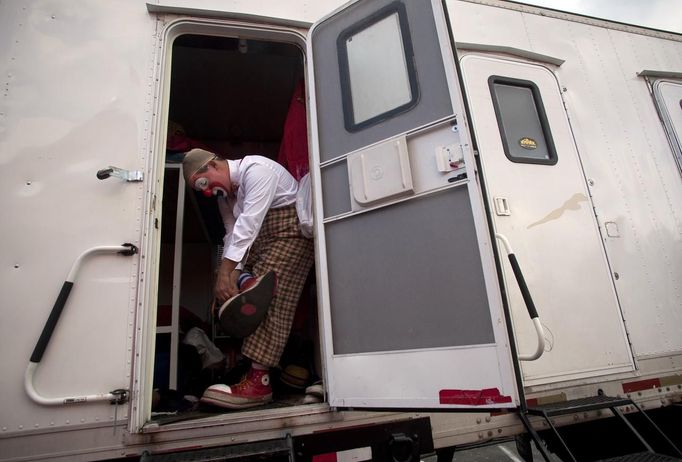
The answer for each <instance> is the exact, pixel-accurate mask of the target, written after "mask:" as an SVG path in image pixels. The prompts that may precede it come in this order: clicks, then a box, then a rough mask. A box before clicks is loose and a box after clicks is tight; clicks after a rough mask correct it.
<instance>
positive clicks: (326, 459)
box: [313, 452, 336, 462]
mask: <svg viewBox="0 0 682 462" xmlns="http://www.w3.org/2000/svg"><path fill="white" fill-rule="evenodd" d="M313 462H336V453H335V452H328V453H327V454H319V455H317V456H313Z"/></svg>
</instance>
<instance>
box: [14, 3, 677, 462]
mask: <svg viewBox="0 0 682 462" xmlns="http://www.w3.org/2000/svg"><path fill="white" fill-rule="evenodd" d="M342 3H343V2H341V1H337V0H326V1H317V2H305V1H300V2H299V1H297V2H294V1H291V2H278V1H270V0H268V1H260V2H250V1H245V0H233V1H218V0H200V1H197V0H193V1H190V0H150V1H149V2H147V3H145V2H142V1H139V0H118V1H113V0H111V1H104V0H102V1H97V2H73V1H66V0H51V1H40V0H31V1H18V0H0V162H1V163H2V165H3V168H2V169H1V170H0V177H1V179H2V180H1V181H0V188H1V189H0V191H1V192H2V194H0V197H1V198H2V199H1V200H2V210H3V212H4V218H3V220H2V225H1V226H2V237H3V239H2V244H0V245H1V246H2V251H1V252H0V259H1V261H2V267H3V268H5V269H6V271H4V270H3V271H4V272H3V277H2V278H0V288H1V293H2V294H3V308H2V310H1V314H0V316H1V319H2V321H1V322H0V351H2V364H3V374H2V376H1V377H0V397H1V398H0V409H1V411H0V460H2V461H26V460H102V459H113V458H125V457H131V458H140V457H142V458H143V459H146V460H153V458H154V457H155V455H158V454H169V453H170V454H172V455H173V456H174V457H175V458H176V460H183V459H182V457H190V456H191V457H195V459H193V460H209V459H208V457H209V455H211V454H212V455H211V457H213V456H216V454H219V455H220V457H223V458H229V457H231V456H237V455H239V456H247V455H253V454H266V453H267V454H285V455H287V456H288V457H290V458H292V459H293V458H297V460H312V459H314V458H315V457H319V456H320V455H322V454H325V453H332V452H337V451H346V450H354V451H356V452H354V453H347V452H346V453H343V454H346V457H355V459H354V460H363V458H364V459H369V458H374V459H381V458H383V457H384V456H386V454H389V453H390V451H398V450H401V449H404V448H405V447H408V448H409V451H413V452H414V454H415V455H417V454H422V455H425V454H433V453H434V451H436V450H437V451H439V453H440V454H441V455H444V454H447V451H446V450H445V449H446V448H451V447H457V446H465V445H470V444H476V443H482V442H486V441H491V440H495V439H500V438H508V437H512V436H515V435H519V434H524V433H525V432H526V431H530V433H531V434H532V436H533V437H536V434H535V430H545V429H549V428H550V427H554V426H561V427H563V426H566V425H568V424H581V423H587V422H592V421H595V420H597V419H599V418H601V417H605V416H606V415H607V414H602V412H601V409H603V408H613V409H616V410H617V411H618V410H620V411H623V412H625V413H629V412H633V411H635V410H638V409H640V410H641V409H643V410H651V409H657V408H664V407H665V408H674V407H677V409H679V404H680V402H682V36H680V35H679V34H674V33H669V32H664V31H658V30H652V29H646V28H642V27H635V26H631V25H626V24H620V23H614V22H608V21H604V20H600V19H595V18H591V17H585V16H579V15H574V14H568V13H564V12H560V11H555V10H549V9H544V8H538V7H533V6H528V5H524V4H521V3H515V2H507V1H502V0H445V1H443V2H441V1H437V0H420V1H412V0H411V1H406V0H395V1H393V0H364V1H359V2H351V3H349V4H346V5H343V6H341V4H342ZM335 9H336V10H335ZM333 10H335V11H333ZM332 11H333V12H332ZM301 78H305V82H306V98H305V103H306V104H307V111H308V113H307V114H308V115H307V123H308V136H309V147H310V159H309V160H310V172H311V178H312V184H313V198H314V215H315V238H314V239H315V248H316V265H315V267H316V271H315V284H314V287H315V288H316V290H315V292H314V294H315V295H313V296H311V297H310V302H311V303H312V304H317V305H318V316H317V319H318V320H319V323H318V328H317V331H316V337H319V342H318V345H317V351H316V353H317V356H318V361H317V364H318V372H319V374H320V376H321V377H323V379H324V385H325V400H324V402H322V403H318V404H305V405H304V404H300V403H296V402H294V401H292V402H291V403H290V404H291V405H288V406H276V407H270V408H267V409H256V410H250V411H243V412H229V413H228V412H225V413H213V414H212V415H206V414H203V415H201V416H197V418H193V419H187V420H183V419H176V420H175V421H169V420H164V419H161V418H159V417H158V416H157V415H153V414H152V396H153V388H154V376H155V367H156V369H157V371H156V376H157V378H158V377H159V374H162V375H164V379H165V380H166V383H167V386H168V387H170V388H177V387H178V385H179V384H178V377H179V369H180V368H181V367H182V365H181V364H180V363H179V360H178V345H179V343H180V338H181V333H182V332H181V329H180V316H181V314H182V312H183V309H185V308H186V309H187V310H189V311H190V312H193V315H194V316H196V317H198V318H200V319H201V320H202V321H204V322H206V323H208V324H210V323H211V316H210V310H209V309H208V307H209V305H210V302H211V278H212V264H213V257H212V256H213V255H215V254H216V253H215V251H216V249H215V247H216V243H217V239H216V236H217V234H216V231H215V229H214V227H213V226H212V224H211V222H210V221H209V217H210V215H211V213H206V210H205V204H201V203H200V202H198V201H197V200H196V197H195V196H194V195H193V194H192V193H191V192H188V191H187V190H186V188H185V185H184V183H183V180H182V175H181V174H180V170H179V165H178V164H174V163H172V162H170V160H171V159H170V156H169V154H168V150H169V142H168V134H169V132H171V131H173V130H175V129H174V128H171V127H177V125H176V124H181V125H182V126H183V127H184V133H186V134H187V135H188V136H189V137H190V138H192V139H198V140H201V142H202V143H204V144H206V145H209V146H211V147H212V148H213V149H215V150H216V151H218V152H223V153H227V154H229V155H231V156H237V157H239V156H243V155H245V154H249V153H258V154H263V155H267V156H270V157H276V155H277V150H278V146H279V143H280V141H281V138H282V125H283V122H284V119H285V116H286V112H287V108H288V105H289V102H290V97H291V92H292V91H293V88H294V86H295V84H296V82H297V80H299V79H301ZM301 102H303V101H301ZM512 248H513V251H512ZM508 255H510V257H509V258H508ZM515 273H519V274H520V276H518V277H517V276H515ZM55 300H56V301H55ZM535 307H537V313H536V311H535ZM166 309H167V312H168V313H169V315H168V316H167V318H168V321H167V322H166V323H164V322H163V321H162V320H161V318H162V316H160V313H161V312H162V311H164V310H166ZM164 312H165V311H164ZM529 313H530V314H531V316H529ZM531 318H532V319H531ZM209 334H211V332H209ZM163 345H165V347H163V348H165V351H167V353H168V357H167V360H168V367H167V368H163V367H160V365H161V362H162V359H161V357H160V355H159V352H160V351H161V350H162V349H163V348H162V346H163ZM576 400H579V401H576ZM564 405H565V406H564ZM543 406H544V407H543ZM455 411H456V412H455ZM620 411H618V412H620ZM533 414H538V415H540V416H543V415H544V417H546V418H547V419H546V420H543V419H542V418H541V417H533V416H532V415H533ZM552 416H554V418H553V419H549V417H552ZM675 437H677V438H678V441H679V435H677V436H674V435H673V439H674V438H675ZM649 449H651V448H649ZM653 449H657V448H653ZM662 450H663V451H668V452H671V453H672V451H674V449H671V448H670V447H668V448H663V449H662ZM202 451H203V452H202ZM211 451H213V452H211ZM216 451H218V452H216ZM542 451H543V452H546V450H545V449H542ZM560 452H561V448H560ZM349 454H350V455H349ZM564 454H565V453H564ZM201 457H204V458H203V459H201ZM441 459H443V457H441ZM317 460H322V459H317ZM443 460H444V459H443Z"/></svg>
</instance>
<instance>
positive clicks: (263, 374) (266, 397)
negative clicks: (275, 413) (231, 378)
mask: <svg viewBox="0 0 682 462" xmlns="http://www.w3.org/2000/svg"><path fill="white" fill-rule="evenodd" d="M270 401H272V387H271V386H270V373H269V372H268V371H267V370H265V371H261V370H258V369H254V368H253V367H252V368H251V369H249V372H247V373H246V375H245V376H244V378H243V379H242V381H241V382H239V383H238V384H236V385H223V384H217V385H211V386H210V387H208V388H207V389H206V391H205V392H204V395H203V396H202V397H201V402H202V403H205V404H211V405H213V406H219V407H224V408H227V409H245V408H249V407H255V406H262V405H263V404H267V403H269V402H270Z"/></svg>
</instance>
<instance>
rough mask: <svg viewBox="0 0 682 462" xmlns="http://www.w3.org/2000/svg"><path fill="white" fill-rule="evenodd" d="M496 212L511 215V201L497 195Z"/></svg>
mask: <svg viewBox="0 0 682 462" xmlns="http://www.w3.org/2000/svg"><path fill="white" fill-rule="evenodd" d="M493 200H494V201H495V213H496V214H497V215H499V216H504V217H508V216H509V215H511V210H509V203H508V202H507V198H506V197H499V196H498V197H495V198H494V199H493Z"/></svg>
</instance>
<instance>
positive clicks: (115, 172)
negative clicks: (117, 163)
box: [97, 165, 144, 183]
mask: <svg viewBox="0 0 682 462" xmlns="http://www.w3.org/2000/svg"><path fill="white" fill-rule="evenodd" d="M110 176H114V177H116V178H120V179H122V180H125V181H127V182H129V183H137V182H140V181H142V180H143V179H144V174H143V173H142V172H141V171H140V170H123V169H122V168H118V167H114V166H113V165H110V166H109V167H107V168H103V169H102V170H98V171H97V178H98V179H100V180H106V179H107V178H109V177H110Z"/></svg>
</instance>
